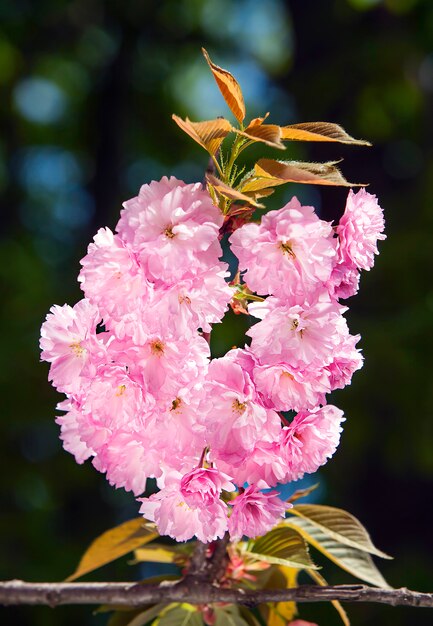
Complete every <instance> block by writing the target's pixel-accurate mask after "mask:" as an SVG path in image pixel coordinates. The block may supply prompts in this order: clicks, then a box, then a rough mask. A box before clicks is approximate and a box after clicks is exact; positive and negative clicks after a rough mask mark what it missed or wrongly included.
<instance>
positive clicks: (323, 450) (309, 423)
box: [281, 404, 344, 480]
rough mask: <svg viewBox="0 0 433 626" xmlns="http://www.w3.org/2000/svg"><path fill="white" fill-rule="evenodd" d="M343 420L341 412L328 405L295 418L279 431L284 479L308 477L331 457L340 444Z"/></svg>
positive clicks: (302, 413)
mask: <svg viewBox="0 0 433 626" xmlns="http://www.w3.org/2000/svg"><path fill="white" fill-rule="evenodd" d="M343 421H344V418H343V411H341V410H340V409H338V408H337V407H335V406H333V405H331V404H328V405H326V406H324V407H322V408H316V409H314V410H312V411H301V412H300V413H298V414H297V415H296V416H295V418H294V419H293V421H292V423H291V424H290V426H288V427H286V428H284V429H283V430H282V432H281V453H282V455H283V457H284V459H285V460H286V463H287V470H288V471H287V480H298V478H302V476H303V475H304V474H311V473H313V472H315V471H316V470H317V469H318V468H319V467H320V466H321V465H324V464H325V463H326V461H327V459H329V458H331V456H332V455H333V454H334V452H335V450H336V449H337V446H338V444H339V442H340V433H341V432H342V428H341V422H343Z"/></svg>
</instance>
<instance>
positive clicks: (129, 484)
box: [93, 428, 162, 496]
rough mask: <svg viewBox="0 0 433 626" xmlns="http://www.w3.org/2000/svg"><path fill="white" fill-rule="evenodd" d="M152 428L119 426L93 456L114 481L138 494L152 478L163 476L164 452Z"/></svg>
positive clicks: (98, 466)
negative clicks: (155, 439)
mask: <svg viewBox="0 0 433 626" xmlns="http://www.w3.org/2000/svg"><path fill="white" fill-rule="evenodd" d="M152 435H153V434H152V431H151V430H150V429H149V428H148V429H147V430H146V431H144V430H143V431H141V432H138V431H134V430H133V429H130V430H129V429H125V428H124V429H119V430H115V431H113V432H112V434H110V435H109V437H108V439H107V440H106V441H105V444H104V445H103V446H102V447H101V448H100V449H99V450H98V452H97V454H96V455H95V458H94V459H93V465H94V467H95V468H96V469H97V470H98V471H99V472H103V473H106V476H107V480H108V482H109V483H110V485H113V486H114V487H117V488H120V487H123V488H124V489H125V490H126V491H132V492H133V494H134V495H136V496H138V495H140V494H141V493H143V491H144V490H145V489H146V481H147V479H148V478H153V477H156V478H158V477H159V476H161V473H162V468H161V455H160V451H159V446H158V443H157V442H156V443H155V441H154V437H153V436H152Z"/></svg>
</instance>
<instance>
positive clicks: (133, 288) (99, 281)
mask: <svg viewBox="0 0 433 626" xmlns="http://www.w3.org/2000/svg"><path fill="white" fill-rule="evenodd" d="M81 265H82V266H83V267H82V270H81V272H80V274H79V276H78V281H79V282H81V288H82V289H83V291H84V293H85V295H86V297H87V298H88V299H89V300H90V302H92V303H93V304H96V305H97V306H98V307H99V310H100V312H101V316H102V317H103V319H104V322H105V324H106V325H109V326H110V327H111V326H112V325H111V324H110V322H111V321H112V322H114V325H115V323H116V322H120V321H121V320H122V318H123V317H124V316H126V315H128V314H134V313H135V312H136V311H137V310H138V308H139V307H140V304H141V303H146V304H147V305H149V303H150V302H151V301H152V286H151V284H150V283H149V282H148V281H147V280H146V277H145V275H144V271H143V269H142V268H141V267H140V264H139V263H138V260H137V258H136V255H135V254H134V252H133V250H132V249H131V248H130V247H129V246H128V245H127V244H125V243H124V242H123V241H122V239H121V238H120V237H119V235H113V233H112V232H111V230H110V229H109V228H100V229H99V230H98V232H97V234H96V235H95V237H94V243H91V244H90V245H89V248H88V252H87V255H86V256H85V257H84V258H83V259H82V260H81Z"/></svg>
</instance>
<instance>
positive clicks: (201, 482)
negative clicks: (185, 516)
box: [180, 467, 236, 507]
mask: <svg viewBox="0 0 433 626" xmlns="http://www.w3.org/2000/svg"><path fill="white" fill-rule="evenodd" d="M235 489H236V487H235V485H234V484H233V483H232V482H230V476H227V474H223V473H222V472H220V471H218V470H217V469H215V468H213V467H208V468H205V467H196V468H195V469H193V470H192V471H191V472H188V473H187V474H185V475H184V476H183V477H182V480H181V481H180V491H181V493H182V496H183V497H184V499H185V502H186V503H187V504H189V505H191V506H201V507H205V506H209V505H211V504H213V503H214V502H216V501H217V500H218V498H219V496H220V494H221V491H222V490H224V491H229V492H230V491H234V490H235Z"/></svg>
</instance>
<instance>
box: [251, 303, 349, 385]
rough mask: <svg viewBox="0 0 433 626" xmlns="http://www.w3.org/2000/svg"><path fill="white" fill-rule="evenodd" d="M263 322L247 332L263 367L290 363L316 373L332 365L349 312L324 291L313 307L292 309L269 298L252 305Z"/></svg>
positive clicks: (306, 306)
mask: <svg viewBox="0 0 433 626" xmlns="http://www.w3.org/2000/svg"><path fill="white" fill-rule="evenodd" d="M249 310H250V311H251V313H252V314H253V315H256V314H257V315H260V317H263V318H264V319H263V321H261V322H259V323H258V324H255V326H253V327H252V328H250V330H249V331H248V332H247V333H246V334H247V335H249V336H250V337H252V342H251V347H250V349H251V352H252V353H253V354H254V355H255V356H256V358H257V359H259V361H260V363H261V364H269V365H277V364H280V363H287V364H290V365H291V366H292V367H294V368H297V369H299V370H306V369H308V370H310V371H315V372H317V370H318V369H320V368H323V367H324V366H325V365H328V364H329V363H331V361H332V358H333V353H334V349H335V346H337V345H339V343H340V341H341V335H342V334H344V333H345V331H346V327H347V324H346V321H345V319H344V317H343V315H342V314H343V313H344V311H345V310H346V309H345V307H343V306H341V305H340V304H338V302H336V301H335V300H333V299H331V298H330V297H329V295H328V293H327V292H325V291H323V292H322V293H321V294H320V295H319V296H318V297H317V299H316V300H315V301H313V302H312V303H311V304H310V303H308V302H307V301H306V302H304V304H302V305H299V304H297V305H294V306H290V304H286V303H285V302H284V301H282V300H277V299H276V298H268V299H267V300H266V302H265V303H260V304H259V305H257V306H255V304H252V305H250V306H249Z"/></svg>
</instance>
